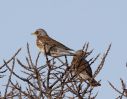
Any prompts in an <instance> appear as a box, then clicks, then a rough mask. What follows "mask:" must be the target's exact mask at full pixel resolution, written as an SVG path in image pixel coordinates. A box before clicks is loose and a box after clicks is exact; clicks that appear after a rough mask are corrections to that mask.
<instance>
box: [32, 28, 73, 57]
mask: <svg viewBox="0 0 127 99" xmlns="http://www.w3.org/2000/svg"><path fill="white" fill-rule="evenodd" d="M32 34H34V35H36V36H37V40H36V45H37V47H38V48H39V49H40V51H41V52H43V53H45V54H46V55H49V56H53V57H59V56H64V55H73V53H72V52H70V51H73V50H72V49H70V48H68V47H66V46H65V45H63V44H62V43H60V42H58V41H56V40H54V39H52V38H51V37H49V36H48V34H47V32H46V31H45V30H44V29H41V28H40V29H37V30H36V31H35V32H34V33H32Z"/></svg>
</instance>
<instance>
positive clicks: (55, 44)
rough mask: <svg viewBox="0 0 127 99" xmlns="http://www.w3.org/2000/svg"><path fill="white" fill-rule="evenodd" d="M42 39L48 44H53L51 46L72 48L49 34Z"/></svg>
mask: <svg viewBox="0 0 127 99" xmlns="http://www.w3.org/2000/svg"><path fill="white" fill-rule="evenodd" d="M42 40H43V41H45V43H47V44H48V45H50V46H53V47H55V46H57V47H59V48H63V49H66V50H72V49H70V48H68V47H67V46H65V45H63V44H62V43H60V42H58V41H56V40H54V39H52V38H50V37H49V36H45V37H43V38H42ZM72 51H73V50H72Z"/></svg>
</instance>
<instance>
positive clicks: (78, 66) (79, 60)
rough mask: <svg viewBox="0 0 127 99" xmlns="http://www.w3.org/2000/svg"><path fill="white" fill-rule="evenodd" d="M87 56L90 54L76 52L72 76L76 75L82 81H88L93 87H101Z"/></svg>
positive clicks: (72, 65) (80, 51)
mask: <svg viewBox="0 0 127 99" xmlns="http://www.w3.org/2000/svg"><path fill="white" fill-rule="evenodd" d="M87 55H88V53H87V52H84V51H83V50H78V51H76V53H75V56H73V60H72V62H71V71H72V75H75V76H76V77H77V78H79V79H80V80H81V81H83V80H88V82H89V84H90V85H91V86H92V87H95V86H100V85H101V84H99V83H98V82H97V81H96V80H95V79H94V78H93V75H92V69H91V67H90V64H89V62H88V61H87V60H86V56H87Z"/></svg>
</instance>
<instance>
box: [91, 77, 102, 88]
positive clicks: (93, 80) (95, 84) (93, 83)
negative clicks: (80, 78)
mask: <svg viewBox="0 0 127 99" xmlns="http://www.w3.org/2000/svg"><path fill="white" fill-rule="evenodd" d="M89 84H90V86H92V87H97V86H101V84H100V83H99V82H97V81H96V80H95V79H92V80H89Z"/></svg>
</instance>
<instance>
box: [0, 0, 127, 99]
mask: <svg viewBox="0 0 127 99" xmlns="http://www.w3.org/2000/svg"><path fill="white" fill-rule="evenodd" d="M37 28H43V29H45V30H46V31H47V32H48V34H49V35H50V36H51V37H53V38H54V39H56V40H58V41H60V42H62V43H63V44H65V45H66V46H68V47H70V48H72V49H74V50H78V49H81V48H82V46H83V44H84V43H85V42H86V41H87V42H90V47H91V48H94V49H95V51H94V53H95V55H96V54H97V53H103V52H104V51H105V49H106V48H107V47H108V45H109V44H110V43H112V48H111V51H110V53H109V55H108V57H107V60H106V63H105V66H104V68H103V70H102V71H101V73H100V74H99V75H98V77H97V79H98V80H100V79H101V80H102V81H101V83H102V87H100V88H99V89H97V90H96V91H98V92H99V94H98V96H97V99H114V98H115V97H116V96H117V94H116V93H115V92H114V91H113V90H112V89H111V88H110V86H109V85H108V83H107V81H108V80H109V81H111V82H112V83H114V84H115V85H116V86H117V87H119V88H121V86H120V80H119V79H120V77H122V78H123V79H124V80H125V81H127V80H126V77H127V76H126V75H125V73H126V74H127V69H126V68H125V64H126V62H127V52H126V51H127V44H126V42H127V0H20V1H19V0H1V1H0V46H1V48H0V59H1V60H0V62H1V64H2V60H3V59H8V58H9V57H10V56H11V55H12V54H13V53H14V52H15V51H16V50H17V49H18V48H20V47H22V48H25V47H26V43H27V42H29V43H30V45H31V47H32V48H33V49H34V50H35V51H38V50H37V49H36V47H35V37H33V36H31V33H32V32H34V31H35V30H36V29H37ZM33 53H34V52H33ZM93 67H94V65H93ZM94 68H95V67H94ZM105 97H106V98H105Z"/></svg>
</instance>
